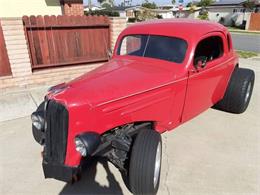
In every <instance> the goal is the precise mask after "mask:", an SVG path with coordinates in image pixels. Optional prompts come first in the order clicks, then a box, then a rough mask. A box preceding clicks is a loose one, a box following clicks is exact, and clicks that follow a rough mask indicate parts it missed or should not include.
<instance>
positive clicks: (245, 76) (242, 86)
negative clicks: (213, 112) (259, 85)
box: [214, 68, 255, 114]
mask: <svg viewBox="0 0 260 195" xmlns="http://www.w3.org/2000/svg"><path fill="white" fill-rule="evenodd" d="M254 81H255V73H254V71H252V70H250V69H245V68H235V70H234V72H233V73H232V76H231V79H230V81H229V84H228V87H227V90H226V93H225V95H224V98H223V99H222V100H221V101H219V102H218V103H217V104H216V105H215V106H214V108H216V109H218V110H222V111H226V112H230V113H235V114H240V113H243V112H245V111H246V109H247V107H248V104H249V102H250V99H251V95H252V92H253V87H254Z"/></svg>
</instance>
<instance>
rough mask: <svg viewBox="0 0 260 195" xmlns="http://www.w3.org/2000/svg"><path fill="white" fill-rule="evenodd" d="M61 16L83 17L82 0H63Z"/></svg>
mask: <svg viewBox="0 0 260 195" xmlns="http://www.w3.org/2000/svg"><path fill="white" fill-rule="evenodd" d="M61 4H62V12H63V15H67V16H78V15H79V16H83V15H84V6H83V0H64V1H63V2H61Z"/></svg>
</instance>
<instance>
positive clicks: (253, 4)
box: [243, 0, 256, 10]
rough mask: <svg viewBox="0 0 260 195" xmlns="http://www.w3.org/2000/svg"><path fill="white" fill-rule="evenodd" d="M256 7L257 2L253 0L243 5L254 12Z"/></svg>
mask: <svg viewBox="0 0 260 195" xmlns="http://www.w3.org/2000/svg"><path fill="white" fill-rule="evenodd" d="M255 6H256V4H255V1H252V0H251V1H250V0H247V1H246V2H244V3H243V7H244V8H246V9H249V10H253V9H254V7H255Z"/></svg>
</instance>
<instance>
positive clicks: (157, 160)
mask: <svg viewBox="0 0 260 195" xmlns="http://www.w3.org/2000/svg"><path fill="white" fill-rule="evenodd" d="M161 153H162V147H161V142H159V143H158V145H157V150H156V157H155V165H154V177H153V184H154V188H156V186H157V184H158V181H159V177H160V170H161Z"/></svg>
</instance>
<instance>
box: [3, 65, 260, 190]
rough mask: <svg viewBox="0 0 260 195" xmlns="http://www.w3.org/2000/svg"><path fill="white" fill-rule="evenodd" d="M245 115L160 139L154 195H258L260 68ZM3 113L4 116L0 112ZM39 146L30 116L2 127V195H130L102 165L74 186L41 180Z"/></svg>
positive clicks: (189, 126)
mask: <svg viewBox="0 0 260 195" xmlns="http://www.w3.org/2000/svg"><path fill="white" fill-rule="evenodd" d="M257 63H259V62H258V61H256V60H255V61H254V60H241V66H243V67H250V68H252V69H254V70H255V72H256V83H255V88H254V93H253V96H252V100H251V103H250V105H249V108H248V110H247V112H246V113H244V114H241V115H234V114H228V113H224V112H220V111H217V110H213V109H209V110H208V111H207V112H205V113H203V114H202V115H200V116H199V117H197V118H195V119H194V120H192V121H190V122H188V123H186V124H184V125H183V126H181V127H179V128H177V129H175V130H174V131H171V132H168V133H165V134H163V143H164V144H163V165H162V175H161V185H160V189H159V193H158V194H163V195H164V194H173V195H259V194H260V120H259V116H260V105H259V96H260V82H259V81H258V78H259V76H260V66H258V64H257ZM1 112H2V111H1ZM40 151H41V147H40V146H39V145H38V144H37V143H36V142H35V141H34V140H33V137H32V135H31V123H30V118H29V117H24V118H19V119H15V120H9V121H5V122H1V123H0V194H3V195H4V194H5V195H7V194H8V195H9V194H10V195H13V194H34V195H35V194H48V195H50V194H73V195H74V194H78V195H79V194H129V191H128V190H127V188H126V187H125V185H124V184H123V181H122V179H121V176H120V173H119V172H118V170H117V169H116V168H115V167H114V166H113V165H112V164H110V163H107V162H106V161H104V160H98V161H97V160H93V161H92V162H90V163H89V164H88V168H87V169H86V170H85V172H84V173H83V177H82V180H81V181H79V182H78V183H75V184H74V185H70V184H66V183H63V182H59V181H56V180H52V179H48V180H45V179H44V178H43V173H42V169H41V156H40Z"/></svg>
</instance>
